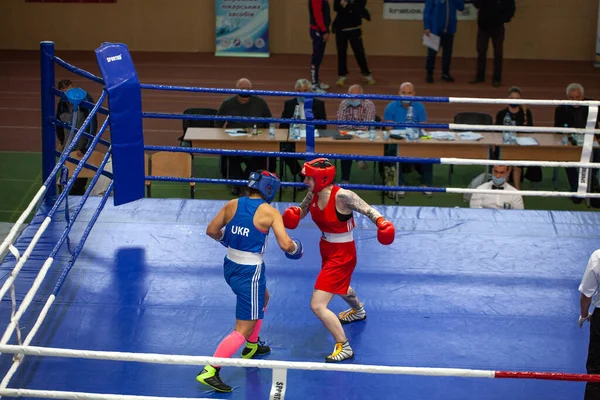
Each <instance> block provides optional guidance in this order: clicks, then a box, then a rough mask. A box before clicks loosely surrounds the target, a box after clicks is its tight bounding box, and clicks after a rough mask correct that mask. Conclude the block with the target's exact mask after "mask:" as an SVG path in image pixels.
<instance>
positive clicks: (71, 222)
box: [48, 153, 112, 258]
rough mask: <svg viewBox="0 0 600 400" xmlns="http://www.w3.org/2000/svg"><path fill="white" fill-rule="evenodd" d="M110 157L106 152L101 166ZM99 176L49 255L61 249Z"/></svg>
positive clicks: (75, 252) (90, 185) (53, 255)
mask: <svg viewBox="0 0 600 400" xmlns="http://www.w3.org/2000/svg"><path fill="white" fill-rule="evenodd" d="M109 157H110V154H109V153H106V155H105V156H104V158H103V159H102V162H101V163H100V168H102V169H103V168H104V166H105V165H106V163H107V162H108V158H109ZM99 178H100V174H96V175H94V177H93V178H92V182H91V183H90V184H89V185H88V187H87V189H86V191H85V193H84V194H83V196H82V197H81V200H80V201H79V204H78V205H77V207H76V208H75V211H73V216H72V218H71V221H70V222H69V223H68V224H67V227H66V228H65V230H64V231H63V233H62V235H61V236H60V238H59V240H58V242H57V243H56V245H55V246H54V248H53V249H52V252H51V253H50V255H49V256H48V257H52V258H54V257H55V256H56V254H57V253H58V251H59V250H60V247H61V246H62V245H63V243H64V241H65V239H67V238H68V235H69V233H70V232H71V228H72V227H73V224H74V223H75V221H76V220H77V217H78V216H79V213H80V212H81V210H82V209H83V205H84V204H85V202H86V201H87V199H88V197H89V196H90V193H91V192H92V190H93V188H94V185H95V184H96V182H98V179H99ZM111 186H112V182H111ZM107 193H110V192H109V191H108V190H107ZM48 216H50V213H48ZM50 218H51V217H50ZM75 254H77V248H75V251H74V253H72V254H71V255H72V256H73V257H75Z"/></svg>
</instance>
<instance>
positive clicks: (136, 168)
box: [95, 43, 146, 206]
mask: <svg viewBox="0 0 600 400" xmlns="http://www.w3.org/2000/svg"><path fill="white" fill-rule="evenodd" d="M95 53H96V61H97V62H98V67H99V68H100V72H101V74H102V78H103V79H104V84H105V86H104V89H105V90H106V93H107V95H108V104H109V108H110V111H109V118H110V136H111V142H112V165H113V174H114V178H113V179H114V198H113V201H114V205H115V206H119V205H121V204H126V203H129V202H132V201H135V200H138V199H141V198H143V197H144V196H145V177H146V174H145V169H144V129H143V124H142V118H143V116H142V92H141V84H140V81H139V79H138V75H137V72H136V69H135V66H134V64H133V60H132V58H131V54H130V53H129V49H128V47H127V45H125V44H122V43H103V44H102V45H101V46H100V47H98V48H97V49H96V52H95Z"/></svg>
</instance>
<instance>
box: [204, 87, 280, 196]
mask: <svg viewBox="0 0 600 400" xmlns="http://www.w3.org/2000/svg"><path fill="white" fill-rule="evenodd" d="M235 88H236V89H240V90H252V82H250V80H249V79H248V78H240V79H238V81H237V82H236V84H235ZM217 115H219V116H236V117H262V118H271V117H272V116H273V115H272V114H271V110H270V109H269V105H268V104H267V102H266V101H265V100H264V99H263V98H262V97H259V96H254V95H249V94H237V95H235V96H231V97H229V98H227V99H225V100H224V101H223V103H221V106H220V107H219V111H217ZM253 125H256V127H257V128H263V129H269V124H268V123H266V122H263V123H258V124H254V123H252V122H242V121H223V120H216V121H215V127H216V128H225V129H250V128H251V127H252V126H253ZM267 160H268V161H267ZM242 164H245V165H246V170H245V171H244V169H242ZM267 164H268V169H269V170H270V171H274V170H275V159H274V158H272V157H260V156H221V176H223V178H228V179H246V178H247V177H248V174H249V172H248V171H257V170H259V169H265V170H266V169H267ZM231 193H232V194H233V195H234V196H237V195H239V194H240V187H239V186H234V187H233V189H232V191H231Z"/></svg>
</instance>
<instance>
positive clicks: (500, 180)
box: [492, 175, 506, 186]
mask: <svg viewBox="0 0 600 400" xmlns="http://www.w3.org/2000/svg"><path fill="white" fill-rule="evenodd" d="M492 182H493V183H494V185H496V186H502V185H503V184H504V182H506V177H504V176H501V177H500V178H498V177H497V176H496V175H492Z"/></svg>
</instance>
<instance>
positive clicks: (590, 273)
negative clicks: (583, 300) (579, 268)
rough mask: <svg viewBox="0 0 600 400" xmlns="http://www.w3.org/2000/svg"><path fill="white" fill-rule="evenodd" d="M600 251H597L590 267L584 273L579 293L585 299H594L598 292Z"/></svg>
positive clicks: (592, 256)
mask: <svg viewBox="0 0 600 400" xmlns="http://www.w3.org/2000/svg"><path fill="white" fill-rule="evenodd" d="M599 258H600V250H596V251H595V252H594V253H593V254H592V255H591V257H590V259H589V261H588V265H587V267H586V269H585V272H584V273H583V278H582V279H581V284H580V285H579V293H581V294H583V295H584V296H585V297H592V296H593V295H594V294H596V293H597V292H598V286H599V283H598V272H599V271H598V268H599V266H600V265H599V261H600V260H599Z"/></svg>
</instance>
